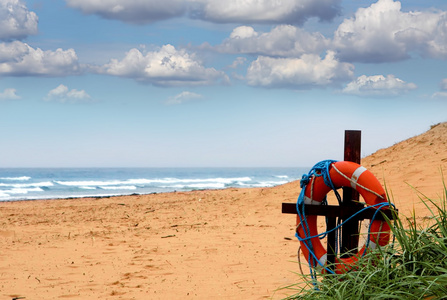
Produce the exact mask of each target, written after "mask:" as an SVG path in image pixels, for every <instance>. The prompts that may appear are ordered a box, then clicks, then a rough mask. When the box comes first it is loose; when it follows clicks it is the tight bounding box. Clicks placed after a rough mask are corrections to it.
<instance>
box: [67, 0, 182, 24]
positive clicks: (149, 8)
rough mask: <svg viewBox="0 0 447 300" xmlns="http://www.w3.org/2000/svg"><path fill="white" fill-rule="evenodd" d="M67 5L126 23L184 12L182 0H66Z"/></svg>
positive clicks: (144, 21)
mask: <svg viewBox="0 0 447 300" xmlns="http://www.w3.org/2000/svg"><path fill="white" fill-rule="evenodd" d="M66 2H67V4H68V6H70V7H73V8H76V9H80V10H81V11H82V12H83V13H85V14H96V15H99V16H101V17H103V18H106V19H116V20H120V21H123V22H127V23H135V24H146V23H152V22H156V21H160V20H165V19H169V18H173V17H179V16H181V15H183V14H184V13H185V12H186V7H187V6H186V2H185V1H184V0H163V1H159V0H108V1H103V0H66Z"/></svg>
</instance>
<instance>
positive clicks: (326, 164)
mask: <svg viewBox="0 0 447 300" xmlns="http://www.w3.org/2000/svg"><path fill="white" fill-rule="evenodd" d="M335 162H337V161H336V160H324V161H321V162H319V163H317V164H315V166H313V167H312V169H311V170H310V171H309V173H308V174H304V175H303V176H302V178H301V182H300V186H301V192H300V194H299V196H298V200H297V203H296V210H297V212H298V216H299V218H300V222H301V226H302V227H303V231H304V238H301V237H300V236H299V235H298V232H296V233H295V236H296V237H297V238H298V240H299V241H300V242H303V244H304V245H305V247H306V248H307V250H308V252H309V255H308V259H307V261H308V263H309V269H310V272H311V277H312V279H313V284H314V285H315V286H316V282H315V281H316V275H317V273H316V270H315V269H316V267H317V264H319V265H320V266H321V267H322V268H324V269H325V270H326V271H327V272H329V273H331V274H334V271H332V270H331V269H329V268H327V267H325V266H324V265H323V264H322V263H321V262H320V261H319V259H318V258H317V256H316V255H315V253H314V249H313V246H312V241H311V239H313V238H316V237H318V238H320V239H322V238H324V237H326V235H327V234H328V233H330V232H332V231H336V232H337V233H336V245H335V246H336V249H335V255H337V253H338V242H337V240H339V235H340V230H339V229H340V228H341V227H342V226H343V224H344V223H345V222H348V221H349V220H351V219H352V218H354V217H356V216H357V215H358V214H360V213H362V212H364V211H366V210H367V209H370V208H376V211H375V212H374V215H373V217H372V218H371V222H370V225H369V227H368V238H367V240H366V244H365V248H366V249H368V247H369V242H370V236H371V224H372V223H373V222H374V221H375V218H376V216H377V213H378V212H379V210H381V209H382V208H384V207H386V206H390V203H388V202H382V203H378V204H374V205H370V206H366V207H364V208H362V209H361V210H359V211H358V212H356V213H355V214H353V215H352V216H350V217H349V218H347V219H346V220H344V222H342V223H340V222H339V224H338V225H337V226H336V227H335V228H332V229H330V230H328V228H327V220H326V231H325V232H323V233H320V234H317V235H314V236H311V235H310V228H309V224H308V223H307V219H306V214H305V211H304V192H305V189H306V187H307V185H308V184H309V182H310V180H311V179H312V177H320V176H323V180H324V183H325V184H326V185H327V186H328V187H330V188H331V189H332V190H333V191H334V193H335V194H336V196H337V200H338V202H339V204H340V203H341V197H340V195H339V193H338V192H337V188H336V187H335V186H334V184H333V182H332V179H331V177H330V174H329V170H330V166H331V164H332V163H335ZM326 204H327V199H326V197H325V199H324V200H323V203H322V205H326ZM391 205H392V204H391ZM392 206H393V207H394V205H392ZM303 225H304V226H303ZM365 254H366V251H364V252H363V254H362V257H363V256H364V255H365ZM316 288H317V287H316Z"/></svg>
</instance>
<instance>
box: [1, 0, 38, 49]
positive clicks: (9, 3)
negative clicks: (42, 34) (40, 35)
mask: <svg viewBox="0 0 447 300" xmlns="http://www.w3.org/2000/svg"><path fill="white" fill-rule="evenodd" d="M37 23H38V18H37V15H36V14H35V13H34V12H32V11H31V12H30V11H29V10H28V8H27V7H26V4H24V3H22V1H19V0H0V40H12V39H22V38H25V37H27V36H28V35H32V34H36V33H37Z"/></svg>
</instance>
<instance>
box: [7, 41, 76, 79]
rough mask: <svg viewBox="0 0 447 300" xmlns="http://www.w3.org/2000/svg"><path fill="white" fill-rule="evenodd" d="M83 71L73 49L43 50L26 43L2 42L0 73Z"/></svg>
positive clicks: (44, 73) (20, 74) (60, 74)
mask: <svg viewBox="0 0 447 300" xmlns="http://www.w3.org/2000/svg"><path fill="white" fill-rule="evenodd" d="M80 73H81V66H80V64H79V61H78V57H77V55H76V53H75V51H74V50H73V49H68V50H62V49H60V48H59V49H57V50H56V51H50V50H47V51H43V50H42V49H40V48H36V49H34V48H32V47H30V46H29V45H28V44H26V43H22V42H20V41H14V42H11V43H0V75H9V76H67V75H77V74H80Z"/></svg>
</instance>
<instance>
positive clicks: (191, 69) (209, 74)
mask: <svg viewBox="0 0 447 300" xmlns="http://www.w3.org/2000/svg"><path fill="white" fill-rule="evenodd" d="M97 72H98V73H102V74H108V75H113V76H120V77H127V78H132V79H135V80H137V81H140V82H144V83H150V84H153V85H159V86H184V85H193V86H195V85H208V84H213V83H216V82H218V81H221V80H222V81H224V82H226V81H228V76H226V75H225V74H224V73H223V72H221V71H217V70H216V69H214V68H205V67H204V66H203V65H202V63H201V62H200V61H199V60H197V58H196V57H195V55H194V54H189V53H188V52H186V50H184V49H181V50H177V49H175V47H174V46H172V45H164V46H163V47H161V48H160V49H159V50H158V51H153V52H147V53H146V54H144V53H142V52H140V51H139V50H138V49H135V48H134V49H131V50H130V51H129V52H127V53H126V55H125V57H124V58H123V59H122V60H117V59H112V60H111V61H110V63H108V64H106V65H104V66H102V67H100V68H99V69H98V70H97Z"/></svg>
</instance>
